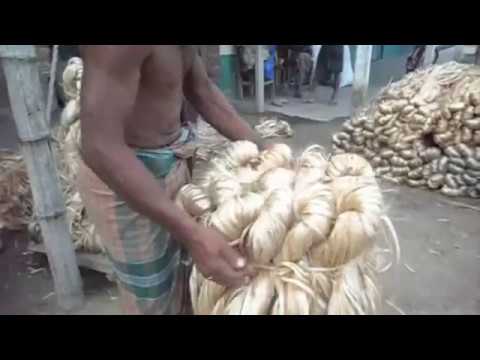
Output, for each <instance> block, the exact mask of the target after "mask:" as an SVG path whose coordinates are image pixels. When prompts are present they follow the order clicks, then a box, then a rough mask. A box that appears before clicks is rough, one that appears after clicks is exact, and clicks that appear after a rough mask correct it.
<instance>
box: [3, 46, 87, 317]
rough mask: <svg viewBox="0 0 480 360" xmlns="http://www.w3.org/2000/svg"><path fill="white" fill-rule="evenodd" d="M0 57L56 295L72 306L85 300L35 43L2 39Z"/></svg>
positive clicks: (64, 305) (67, 306) (67, 307)
mask: <svg viewBox="0 0 480 360" xmlns="http://www.w3.org/2000/svg"><path fill="white" fill-rule="evenodd" d="M0 57H1V58H3V59H2V60H3V61H2V65H3V69H4V72H5V77H6V80H7V88H8V94H9V98H10V104H11V107H12V112H13V117H14V120H15V123H16V126H17V132H18V136H19V138H20V141H21V149H22V153H23V158H24V160H25V163H26V165H27V169H28V174H29V178H30V183H31V187H32V194H33V200H34V205H35V216H36V218H37V219H38V222H39V223H40V227H41V229H42V234H43V238H44V241H45V247H46V249H47V256H48V260H49V264H50V269H51V272H52V275H53V281H54V287H55V293H56V295H57V301H58V304H59V306H60V307H61V308H63V309H64V310H67V311H69V310H73V309H75V308H77V307H79V306H81V304H82V303H83V291H82V281H81V278H80V272H79V269H78V266H77V261H76V257H75V252H74V249H73V243H72V241H71V236H70V232H69V229H68V226H67V221H66V211H65V202H64V199H63V195H62V192H61V188H60V183H59V179H58V174H57V168H56V164H55V159H54V156H53V152H52V145H51V143H50V124H47V122H46V118H45V115H46V112H45V100H44V98H43V96H42V88H41V84H40V73H39V64H38V58H37V55H36V52H35V48H34V46H33V45H0Z"/></svg>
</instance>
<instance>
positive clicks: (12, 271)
mask: <svg viewBox="0 0 480 360" xmlns="http://www.w3.org/2000/svg"><path fill="white" fill-rule="evenodd" d="M247 117H248V119H249V121H251V122H252V123H255V122H256V121H257V120H258V117H257V116H254V115H248V116H247ZM285 119H287V120H288V121H289V122H290V123H291V125H292V127H293V128H294V130H295V131H296V135H295V137H294V138H293V139H289V140H287V141H286V142H287V143H288V144H290V145H292V146H293V148H294V149H296V150H301V149H303V148H305V147H306V146H308V145H310V144H314V143H319V144H322V145H324V146H327V147H328V146H329V144H330V137H331V134H332V133H333V132H334V131H335V130H336V129H338V128H339V126H340V124H341V120H340V119H339V120H336V121H332V122H329V123H320V122H315V121H308V120H301V119H295V118H285ZM6 120H7V119H6V118H5V117H2V116H1V114H0V127H1V129H0V130H1V131H0V144H1V145H3V146H6V145H5V144H6V143H7V141H6V140H7V138H8V137H10V136H12V133H11V132H10V135H9V134H8V131H6V130H5V129H6V127H7V126H6ZM9 128H11V127H9ZM10 131H11V129H10ZM2 138H3V139H2ZM383 188H384V189H385V190H388V191H387V192H386V194H385V196H386V201H387V204H388V206H389V214H390V216H391V217H392V220H393V222H394V224H395V226H396V229H397V232H398V234H399V237H400V244H401V250H402V257H401V263H400V264H399V265H398V266H395V267H394V268H392V269H391V270H390V271H389V272H388V273H387V274H386V275H385V276H384V279H383V285H384V290H385V297H386V299H387V300H388V303H389V304H394V307H398V308H399V309H400V310H401V311H402V312H404V313H406V314H480V266H479V265H480V239H479V237H480V221H478V219H479V215H480V214H479V212H476V211H473V210H467V209H461V208H458V207H455V206H452V205H447V204H445V203H444V201H445V200H449V199H447V198H445V197H443V196H441V195H439V194H435V193H431V192H428V191H425V190H415V189H410V188H407V187H398V186H394V185H391V184H388V183H386V184H383ZM461 201H463V202H468V203H470V204H473V205H477V206H480V202H479V201H468V200H463V199H462V200H461ZM0 236H3V238H4V241H5V243H6V250H5V252H4V253H3V254H0V314H61V313H62V312H61V311H60V310H59V309H58V308H57V306H56V305H55V298H54V296H52V287H53V284H52V279H51V276H50V274H49V273H48V270H47V268H48V266H47V264H46V261H45V258H44V257H43V256H40V255H35V256H32V255H29V254H25V247H26V241H25V238H24V236H23V235H22V234H3V235H0ZM34 269H45V270H41V271H39V272H36V270H34ZM32 270H33V271H32ZM83 280H84V285H85V292H86V300H87V301H86V305H85V307H84V308H83V309H82V310H81V311H77V312H75V314H118V313H119V309H118V307H117V298H116V296H117V292H116V289H115V287H114V286H113V285H112V284H111V283H110V282H108V281H107V280H106V279H105V276H103V275H101V274H97V273H94V272H90V271H83ZM389 304H386V305H385V306H384V308H383V309H382V310H381V313H383V314H398V313H399V311H398V310H397V309H395V308H394V307H392V306H391V305H389Z"/></svg>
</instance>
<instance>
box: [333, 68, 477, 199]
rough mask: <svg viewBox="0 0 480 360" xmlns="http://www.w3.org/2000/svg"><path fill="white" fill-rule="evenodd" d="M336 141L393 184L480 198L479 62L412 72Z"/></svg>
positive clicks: (350, 123)
mask: <svg viewBox="0 0 480 360" xmlns="http://www.w3.org/2000/svg"><path fill="white" fill-rule="evenodd" d="M333 147H334V152H335V153H342V152H350V153H357V154H361V155H362V156H364V157H365V158H366V159H368V160H369V162H370V163H371V164H372V165H373V166H374V168H375V171H376V174H377V175H378V176H380V177H384V178H386V179H389V180H392V181H394V182H396V183H406V184H408V185H410V186H412V187H428V188H429V189H431V190H440V191H441V192H442V193H443V194H445V195H448V196H468V197H472V198H478V197H480V68H479V67H478V66H471V65H461V64H457V63H454V62H451V63H447V64H444V65H440V66H433V67H430V68H428V69H425V70H420V71H417V72H415V73H412V74H409V75H407V76H406V77H405V78H404V79H402V80H401V81H398V82H396V83H393V84H391V85H389V86H387V87H386V88H385V89H384V90H383V91H382V92H381V93H380V94H379V95H378V97H377V98H376V99H375V100H374V101H373V102H372V104H371V105H370V106H369V107H367V108H366V109H363V110H362V111H361V112H360V113H359V114H357V115H356V116H354V117H353V118H352V119H350V120H348V121H347V122H346V123H345V124H344V125H343V129H342V132H340V133H337V134H335V135H334V136H333Z"/></svg>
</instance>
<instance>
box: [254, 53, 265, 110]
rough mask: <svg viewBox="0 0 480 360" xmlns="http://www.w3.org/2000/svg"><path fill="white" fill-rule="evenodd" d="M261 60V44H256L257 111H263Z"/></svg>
mask: <svg viewBox="0 0 480 360" xmlns="http://www.w3.org/2000/svg"><path fill="white" fill-rule="evenodd" d="M264 66H265V64H264V62H263V45H257V61H256V64H255V94H256V100H257V112H258V113H263V112H265V78H264V76H265V73H264V71H265V70H264Z"/></svg>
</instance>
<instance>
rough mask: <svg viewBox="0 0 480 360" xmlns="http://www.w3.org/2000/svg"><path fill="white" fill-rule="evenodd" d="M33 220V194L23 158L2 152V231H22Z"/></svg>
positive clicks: (0, 219)
mask: <svg viewBox="0 0 480 360" xmlns="http://www.w3.org/2000/svg"><path fill="white" fill-rule="evenodd" d="M31 218H32V193H31V190H30V183H29V181H28V174H27V169H26V167H25V164H24V163H23V160H22V157H21V156H20V155H18V154H16V153H14V152H12V151H9V150H0V230H2V229H6V230H21V229H22V228H24V227H25V226H27V225H28V224H29V223H30V220H31Z"/></svg>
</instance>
